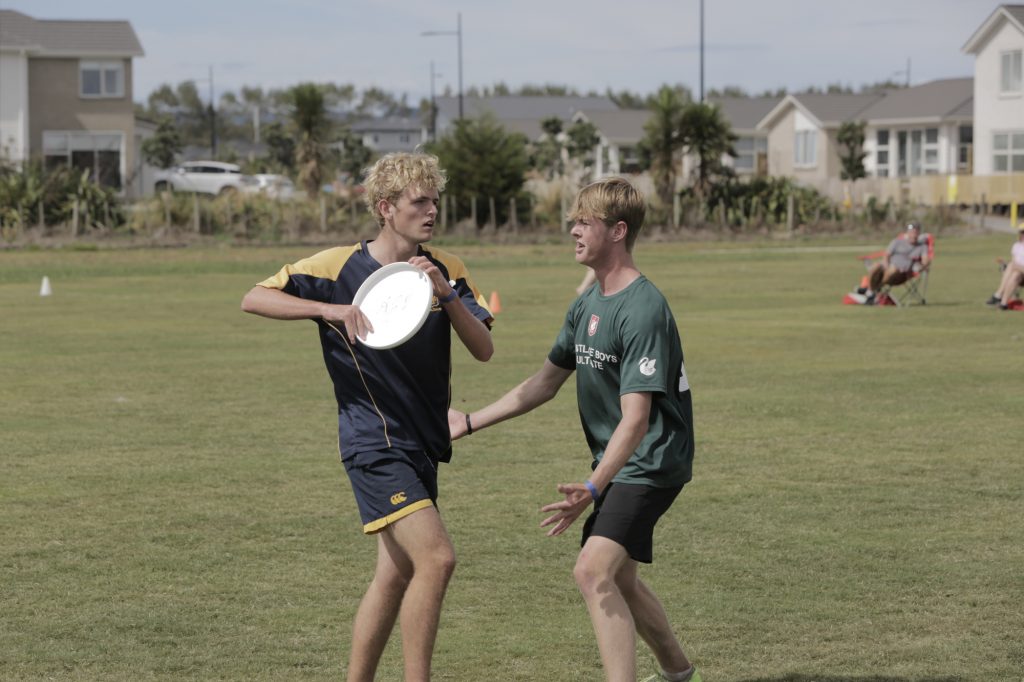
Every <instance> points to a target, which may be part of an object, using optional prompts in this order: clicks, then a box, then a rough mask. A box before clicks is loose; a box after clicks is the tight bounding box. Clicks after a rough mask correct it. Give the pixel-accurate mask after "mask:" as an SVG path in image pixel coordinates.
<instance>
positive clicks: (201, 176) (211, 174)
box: [154, 161, 259, 194]
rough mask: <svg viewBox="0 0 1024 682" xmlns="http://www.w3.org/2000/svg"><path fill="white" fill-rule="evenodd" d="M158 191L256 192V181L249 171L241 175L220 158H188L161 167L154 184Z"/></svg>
mask: <svg viewBox="0 0 1024 682" xmlns="http://www.w3.org/2000/svg"><path fill="white" fill-rule="evenodd" d="M154 187H155V189H156V191H157V192H163V191H164V190H171V191H172V192H199V193H201V194H227V193H229V192H247V193H248V192H256V191H258V190H259V183H258V182H257V181H256V179H255V178H254V177H252V176H251V175H243V174H242V171H241V169H240V168H239V167H238V166H236V165H235V164H233V163H221V162H220V161H189V162H188V163H183V164H181V165H180V166H176V167H174V168H170V169H168V170H165V171H160V172H158V173H157V174H156V183H155V185H154Z"/></svg>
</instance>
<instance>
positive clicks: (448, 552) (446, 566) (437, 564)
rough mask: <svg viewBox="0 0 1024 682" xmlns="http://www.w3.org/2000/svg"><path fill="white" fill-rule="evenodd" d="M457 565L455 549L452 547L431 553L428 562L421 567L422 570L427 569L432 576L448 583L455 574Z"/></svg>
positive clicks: (437, 549)
mask: <svg viewBox="0 0 1024 682" xmlns="http://www.w3.org/2000/svg"><path fill="white" fill-rule="evenodd" d="M456 563H457V560H456V558H455V550H454V549H452V548H451V547H450V546H448V547H438V548H436V549H435V550H434V551H433V552H431V553H430V555H429V557H427V559H426V561H425V562H423V564H421V565H420V568H423V569H426V570H427V571H429V572H430V574H431V575H434V576H436V577H437V579H438V580H440V581H443V582H445V583H447V582H448V580H450V579H451V577H452V574H454V573H455V564H456Z"/></svg>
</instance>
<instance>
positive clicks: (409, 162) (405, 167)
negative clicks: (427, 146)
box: [363, 152, 448, 227]
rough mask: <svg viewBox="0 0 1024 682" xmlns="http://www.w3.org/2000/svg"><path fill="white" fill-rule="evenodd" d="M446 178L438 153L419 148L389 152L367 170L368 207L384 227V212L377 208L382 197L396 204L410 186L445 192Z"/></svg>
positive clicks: (365, 180)
mask: <svg viewBox="0 0 1024 682" xmlns="http://www.w3.org/2000/svg"><path fill="white" fill-rule="evenodd" d="M447 181H448V179H447V178H446V177H445V174H444V171H443V170H441V165H440V163H439V162H438V160H437V157H436V156H433V155H431V154H421V153H418V152H414V153H409V152H396V153H394V154H387V155H385V156H382V157H381V158H380V159H378V161H377V163H375V164H373V165H372V166H370V167H369V168H367V169H366V171H365V179H364V180H363V188H364V189H365V190H366V194H365V199H366V207H367V208H368V209H370V213H371V214H373V217H374V218H376V219H377V223H378V224H379V225H380V226H381V227H383V226H384V216H383V215H381V212H380V211H379V210H378V209H377V204H378V203H379V202H380V200H381V199H384V200H385V201H388V202H390V203H392V204H394V203H395V202H397V201H398V199H399V197H401V196H402V193H403V192H405V190H407V189H408V188H409V187H417V188H419V189H421V190H431V189H436V190H437V191H438V192H443V191H444V186H445V183H446V182H447Z"/></svg>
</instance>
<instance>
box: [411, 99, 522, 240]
mask: <svg viewBox="0 0 1024 682" xmlns="http://www.w3.org/2000/svg"><path fill="white" fill-rule="evenodd" d="M428 149H429V150H430V151H431V152H432V153H434V154H436V155H437V156H438V158H439V159H440V160H441V167H442V168H444V169H445V170H446V171H447V172H448V191H449V192H450V193H451V194H452V195H454V196H455V199H456V201H457V204H458V212H459V215H467V214H468V212H469V210H470V209H469V206H470V202H471V201H472V200H473V198H477V199H480V200H483V201H485V202H486V201H487V200H488V199H490V198H493V199H494V203H495V207H496V213H497V215H496V216H495V217H494V222H495V224H499V225H500V224H501V223H503V222H505V221H506V220H507V219H508V205H509V199H512V198H516V197H517V196H518V195H519V193H520V191H521V190H522V188H523V182H524V173H525V172H526V166H527V159H526V138H525V137H524V136H523V135H521V134H518V133H510V132H509V131H507V130H505V128H503V127H502V126H501V125H500V124H499V123H498V121H497V119H495V118H494V116H493V115H491V114H488V115H485V116H481V117H479V118H474V119H463V120H461V121H457V122H456V123H455V126H454V128H453V129H452V130H451V131H450V132H449V133H448V134H447V135H445V136H444V137H442V138H441V139H440V140H438V141H437V142H436V143H433V144H431V145H429V146H428ZM485 205H486V204H485ZM485 219H486V212H485V211H480V210H478V211H477V225H478V226H480V225H483V224H484V222H485Z"/></svg>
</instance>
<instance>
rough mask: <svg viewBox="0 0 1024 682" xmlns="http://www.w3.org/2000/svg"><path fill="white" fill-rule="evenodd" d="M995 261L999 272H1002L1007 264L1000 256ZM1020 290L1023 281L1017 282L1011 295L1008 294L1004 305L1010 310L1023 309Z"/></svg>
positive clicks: (1023, 286) (1023, 303) (1023, 302)
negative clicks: (1008, 297)
mask: <svg viewBox="0 0 1024 682" xmlns="http://www.w3.org/2000/svg"><path fill="white" fill-rule="evenodd" d="M996 263H997V264H998V265H999V272H1004V271H1005V270H1006V266H1007V265H1009V263H1007V262H1006V261H1005V260H1003V259H1002V258H996ZM1021 291H1024V283H1021V284H1018V285H1017V288H1016V289H1014V290H1013V295H1012V296H1010V302H1009V303H1007V304H1006V307H1007V308H1009V309H1010V310H1024V301H1022V300H1021Z"/></svg>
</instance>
